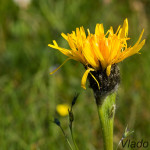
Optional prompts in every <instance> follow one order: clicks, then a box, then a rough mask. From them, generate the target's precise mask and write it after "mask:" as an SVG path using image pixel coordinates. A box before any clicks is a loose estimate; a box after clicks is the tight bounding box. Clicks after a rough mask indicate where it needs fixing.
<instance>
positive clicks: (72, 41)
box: [48, 18, 145, 89]
mask: <svg viewBox="0 0 150 150" xmlns="http://www.w3.org/2000/svg"><path fill="white" fill-rule="evenodd" d="M87 32H88V35H86V33H85V31H84V28H83V27H80V28H76V31H73V32H72V33H71V34H67V35H66V34H64V33H62V34H61V35H62V37H63V38H64V39H65V40H66V41H67V42H68V44H69V46H70V49H65V48H62V47H59V46H58V44H57V43H56V41H53V43H54V44H53V45H52V44H49V45H48V46H49V47H52V48H54V49H57V50H59V51H60V52H61V53H63V54H64V55H66V56H68V59H74V60H76V61H79V62H81V63H82V64H83V65H84V66H85V67H86V68H87V70H86V71H85V73H84V75H83V77H82V80H81V86H82V87H83V88H84V89H86V86H85V84H86V80H87V77H88V74H89V73H90V74H91V71H98V70H103V71H106V74H107V76H109V75H110V73H111V66H112V65H113V64H116V63H119V62H120V61H122V60H124V59H126V58H127V57H129V56H131V55H134V54H136V53H138V52H139V50H140V49H141V48H142V47H143V45H144V44H145V40H143V41H142V42H140V41H141V39H142V35H143V32H144V29H143V31H142V33H141V35H140V37H139V39H138V41H137V42H136V43H135V45H134V46H133V47H131V46H130V47H127V40H129V39H130V38H128V19H127V18H126V19H125V20H124V23H123V26H122V27H121V26H119V27H118V29H117V31H116V32H114V31H113V28H112V27H110V29H109V30H108V31H107V32H106V34H105V32H104V27H103V24H97V25H96V27H95V33H94V34H91V33H90V30H89V29H87ZM68 59H67V60H68ZM60 67H61V66H60ZM60 67H59V68H60ZM59 68H58V69H59ZM58 69H56V70H54V71H53V72H52V73H54V72H55V71H57V70H58ZM52 73H51V74H52ZM91 76H92V77H93V78H94V80H95V81H96V82H97V85H98V87H99V88H100V85H99V83H98V81H97V80H96V78H95V77H94V76H93V75H92V74H91Z"/></svg>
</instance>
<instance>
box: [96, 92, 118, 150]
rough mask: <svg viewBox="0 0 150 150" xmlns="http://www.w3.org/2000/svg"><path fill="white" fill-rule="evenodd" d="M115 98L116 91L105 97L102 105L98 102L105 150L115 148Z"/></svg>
mask: <svg viewBox="0 0 150 150" xmlns="http://www.w3.org/2000/svg"><path fill="white" fill-rule="evenodd" d="M115 99H116V92H114V93H112V94H110V95H108V96H107V97H106V98H104V99H103V103H102V104H101V105H99V104H97V110H98V114H99V119H100V125H101V130H102V136H103V141H104V142H103V143H104V150H113V123H114V115H115V107H116V105H115Z"/></svg>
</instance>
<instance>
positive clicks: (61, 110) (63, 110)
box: [56, 104, 70, 116]
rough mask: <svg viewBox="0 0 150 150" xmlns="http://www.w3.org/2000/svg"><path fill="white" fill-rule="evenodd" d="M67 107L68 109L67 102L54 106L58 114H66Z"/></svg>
mask: <svg viewBox="0 0 150 150" xmlns="http://www.w3.org/2000/svg"><path fill="white" fill-rule="evenodd" d="M68 109H70V106H69V105H68V104H59V105H57V107H56V111H57V112H58V114H59V115H60V116H67V115H68Z"/></svg>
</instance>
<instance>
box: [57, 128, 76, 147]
mask: <svg viewBox="0 0 150 150" xmlns="http://www.w3.org/2000/svg"><path fill="white" fill-rule="evenodd" d="M60 129H61V130H62V132H63V135H64V136H65V139H66V141H67V143H68V145H69V147H70V149H71V150H73V148H72V146H71V144H70V142H69V140H68V137H67V135H66V134H65V132H64V130H63V128H62V127H61V126H60Z"/></svg>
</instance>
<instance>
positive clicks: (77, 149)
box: [70, 126, 79, 150]
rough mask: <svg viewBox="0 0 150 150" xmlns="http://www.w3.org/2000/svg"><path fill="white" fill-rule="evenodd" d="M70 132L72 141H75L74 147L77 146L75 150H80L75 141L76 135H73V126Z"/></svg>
mask: <svg viewBox="0 0 150 150" xmlns="http://www.w3.org/2000/svg"><path fill="white" fill-rule="evenodd" d="M70 132H71V137H72V140H73V144H74V146H75V149H76V150H79V148H78V146H77V144H76V141H75V139H74V135H73V132H72V126H71V127H70Z"/></svg>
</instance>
